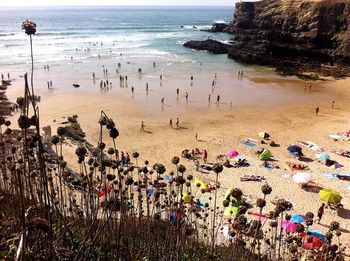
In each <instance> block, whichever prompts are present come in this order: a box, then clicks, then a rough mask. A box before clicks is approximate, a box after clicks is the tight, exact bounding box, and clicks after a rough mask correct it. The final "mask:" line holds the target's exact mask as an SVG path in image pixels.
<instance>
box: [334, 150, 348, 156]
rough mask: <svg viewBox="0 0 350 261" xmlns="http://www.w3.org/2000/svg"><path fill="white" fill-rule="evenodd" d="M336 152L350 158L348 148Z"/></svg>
mask: <svg viewBox="0 0 350 261" xmlns="http://www.w3.org/2000/svg"><path fill="white" fill-rule="evenodd" d="M334 153H335V154H337V155H339V156H342V157H346V158H350V151H347V150H341V151H336V152H334Z"/></svg>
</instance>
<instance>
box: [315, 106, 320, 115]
mask: <svg viewBox="0 0 350 261" xmlns="http://www.w3.org/2000/svg"><path fill="white" fill-rule="evenodd" d="M315 112H316V115H318V113H319V112H320V108H319V107H318V106H317V107H316V109H315Z"/></svg>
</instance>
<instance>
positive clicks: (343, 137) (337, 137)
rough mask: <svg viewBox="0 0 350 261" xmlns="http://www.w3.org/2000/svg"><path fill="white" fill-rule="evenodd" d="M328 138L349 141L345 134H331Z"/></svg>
mask: <svg viewBox="0 0 350 261" xmlns="http://www.w3.org/2000/svg"><path fill="white" fill-rule="evenodd" d="M329 137H330V138H331V139H333V140H339V139H343V140H345V141H348V140H349V137H348V136H347V135H345V134H342V133H337V134H331V135H329Z"/></svg>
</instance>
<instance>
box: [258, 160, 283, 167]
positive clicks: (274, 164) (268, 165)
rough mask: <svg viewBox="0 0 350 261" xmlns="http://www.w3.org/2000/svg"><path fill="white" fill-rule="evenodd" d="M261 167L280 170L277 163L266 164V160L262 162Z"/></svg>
mask: <svg viewBox="0 0 350 261" xmlns="http://www.w3.org/2000/svg"><path fill="white" fill-rule="evenodd" d="M262 166H263V167H265V168H274V169H279V168H280V166H279V165H278V164H277V163H273V162H267V161H266V160H265V161H264V163H263V164H262Z"/></svg>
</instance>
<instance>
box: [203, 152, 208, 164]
mask: <svg viewBox="0 0 350 261" xmlns="http://www.w3.org/2000/svg"><path fill="white" fill-rule="evenodd" d="M203 161H204V163H207V161H208V152H207V150H204V151H203Z"/></svg>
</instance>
